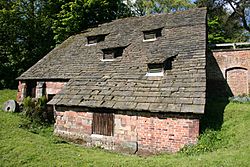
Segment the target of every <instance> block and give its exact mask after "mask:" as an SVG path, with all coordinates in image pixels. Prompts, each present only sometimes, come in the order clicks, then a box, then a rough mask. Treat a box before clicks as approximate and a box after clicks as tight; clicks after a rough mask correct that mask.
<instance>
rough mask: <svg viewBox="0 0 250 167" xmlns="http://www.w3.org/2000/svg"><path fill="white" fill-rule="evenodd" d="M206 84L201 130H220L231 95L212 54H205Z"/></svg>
mask: <svg viewBox="0 0 250 167" xmlns="http://www.w3.org/2000/svg"><path fill="white" fill-rule="evenodd" d="M206 69H207V71H206V72H207V85H206V106H205V114H204V116H203V118H202V120H201V129H200V130H201V132H204V130H205V129H211V130H220V129H221V126H222V124H223V114H224V110H225V107H226V106H227V104H228V103H229V100H228V98H229V97H231V96H232V95H233V94H232V91H231V90H230V88H229V86H228V84H227V82H226V80H225V78H224V76H223V74H222V72H221V70H220V68H219V65H218V63H217V61H216V60H215V58H214V56H213V54H212V53H211V52H210V53H208V56H207V68H206Z"/></svg>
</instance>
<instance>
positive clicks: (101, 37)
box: [87, 35, 106, 45]
mask: <svg viewBox="0 0 250 167" xmlns="http://www.w3.org/2000/svg"><path fill="white" fill-rule="evenodd" d="M105 36H106V35H96V36H89V37H87V40H88V45H94V44H96V43H98V42H101V41H104V40H105Z"/></svg>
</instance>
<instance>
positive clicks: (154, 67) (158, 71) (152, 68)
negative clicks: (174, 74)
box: [146, 55, 177, 76]
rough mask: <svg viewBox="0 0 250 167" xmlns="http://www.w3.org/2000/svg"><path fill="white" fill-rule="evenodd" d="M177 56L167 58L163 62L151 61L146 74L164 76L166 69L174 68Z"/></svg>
mask: <svg viewBox="0 0 250 167" xmlns="http://www.w3.org/2000/svg"><path fill="white" fill-rule="evenodd" d="M176 56H177V55H175V56H172V57H169V58H167V59H166V60H165V61H164V62H163V63H149V64H148V72H147V74H146V76H163V75H164V73H165V71H170V70H172V62H173V61H174V59H175V58H176Z"/></svg>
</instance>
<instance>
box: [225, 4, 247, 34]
mask: <svg viewBox="0 0 250 167" xmlns="http://www.w3.org/2000/svg"><path fill="white" fill-rule="evenodd" d="M224 1H225V2H227V3H228V4H229V5H230V7H231V8H232V10H233V13H232V14H231V16H234V15H236V16H238V17H239V18H240V19H241V21H242V26H243V27H244V28H245V29H246V30H247V31H248V32H250V1H249V0H224Z"/></svg>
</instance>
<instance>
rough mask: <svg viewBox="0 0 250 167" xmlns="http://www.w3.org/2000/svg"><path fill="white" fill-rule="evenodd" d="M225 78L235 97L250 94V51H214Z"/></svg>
mask: <svg viewBox="0 0 250 167" xmlns="http://www.w3.org/2000/svg"><path fill="white" fill-rule="evenodd" d="M213 57H214V58H215V60H216V62H217V64H218V66H219V69H220V70H221V73H222V74H223V77H224V78H225V79H226V81H227V83H228V86H229V87H230V89H231V91H232V93H233V94H234V95H240V94H249V93H250V50H249V49H248V50H247V49H245V50H224V51H223V50H220V51H213Z"/></svg>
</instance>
